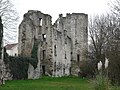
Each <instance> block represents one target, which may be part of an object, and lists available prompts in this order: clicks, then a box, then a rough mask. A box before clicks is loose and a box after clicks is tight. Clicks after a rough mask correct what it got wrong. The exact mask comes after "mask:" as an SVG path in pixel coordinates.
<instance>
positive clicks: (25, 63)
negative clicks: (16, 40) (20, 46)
mask: <svg viewBox="0 0 120 90" xmlns="http://www.w3.org/2000/svg"><path fill="white" fill-rule="evenodd" d="M8 63H9V68H10V70H11V74H12V75H13V79H27V77H28V73H27V71H28V67H29V63H30V64H31V65H32V66H33V67H34V68H35V67H36V60H35V59H33V58H30V57H20V56H18V57H12V56H10V57H9V62H8Z"/></svg>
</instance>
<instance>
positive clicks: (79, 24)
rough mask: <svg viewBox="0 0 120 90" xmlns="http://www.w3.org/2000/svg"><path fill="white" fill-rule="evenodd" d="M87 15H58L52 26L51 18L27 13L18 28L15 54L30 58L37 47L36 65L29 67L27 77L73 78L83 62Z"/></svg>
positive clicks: (85, 48)
mask: <svg viewBox="0 0 120 90" xmlns="http://www.w3.org/2000/svg"><path fill="white" fill-rule="evenodd" d="M87 27H88V16H87V15H86V14H83V13H72V14H66V17H63V16H62V14H60V15H59V18H58V19H57V20H56V22H55V23H54V25H52V21H51V16H50V15H48V14H43V13H42V12H40V11H33V10H30V11H28V13H26V14H25V15H24V19H23V21H22V23H21V24H20V26H19V39H18V40H19V41H18V42H19V44H18V45H19V46H18V47H19V48H18V52H19V55H22V56H31V51H32V49H33V46H34V44H35V43H37V45H38V53H37V56H38V66H37V68H36V69H35V70H33V69H31V68H29V72H28V73H29V75H28V77H29V76H30V78H34V77H35V76H36V77H39V76H41V75H44V74H46V75H50V76H65V75H70V74H72V75H77V74H78V73H79V71H80V68H79V65H80V61H83V60H87V58H86V54H87V47H88V45H87V42H88V30H87ZM31 71H32V72H31Z"/></svg>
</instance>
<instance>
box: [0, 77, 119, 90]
mask: <svg viewBox="0 0 120 90" xmlns="http://www.w3.org/2000/svg"><path fill="white" fill-rule="evenodd" d="M0 90H94V89H93V86H92V84H91V83H90V81H89V80H87V79H82V78H79V77H61V78H52V77H43V78H40V79H38V80H13V81H6V84H5V85H2V86H0ZM111 90H120V88H118V89H111Z"/></svg>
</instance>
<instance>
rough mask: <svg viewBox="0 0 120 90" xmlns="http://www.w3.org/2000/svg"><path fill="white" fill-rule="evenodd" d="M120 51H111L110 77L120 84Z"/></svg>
mask: <svg viewBox="0 0 120 90" xmlns="http://www.w3.org/2000/svg"><path fill="white" fill-rule="evenodd" d="M119 53H120V52H116V51H112V52H109V54H110V56H109V61H110V63H109V78H110V80H111V83H112V84H113V85H114V84H115V85H116V84H118V85H120V55H119Z"/></svg>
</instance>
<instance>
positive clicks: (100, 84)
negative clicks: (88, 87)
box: [93, 74, 110, 90]
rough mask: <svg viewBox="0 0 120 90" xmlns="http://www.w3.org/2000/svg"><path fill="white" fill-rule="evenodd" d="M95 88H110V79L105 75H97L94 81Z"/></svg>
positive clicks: (96, 89)
mask: <svg viewBox="0 0 120 90" xmlns="http://www.w3.org/2000/svg"><path fill="white" fill-rule="evenodd" d="M93 86H94V90H109V86H110V83H109V80H108V78H106V77H104V76H103V75H100V74H99V75H97V76H96V79H95V80H94V81H93Z"/></svg>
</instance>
